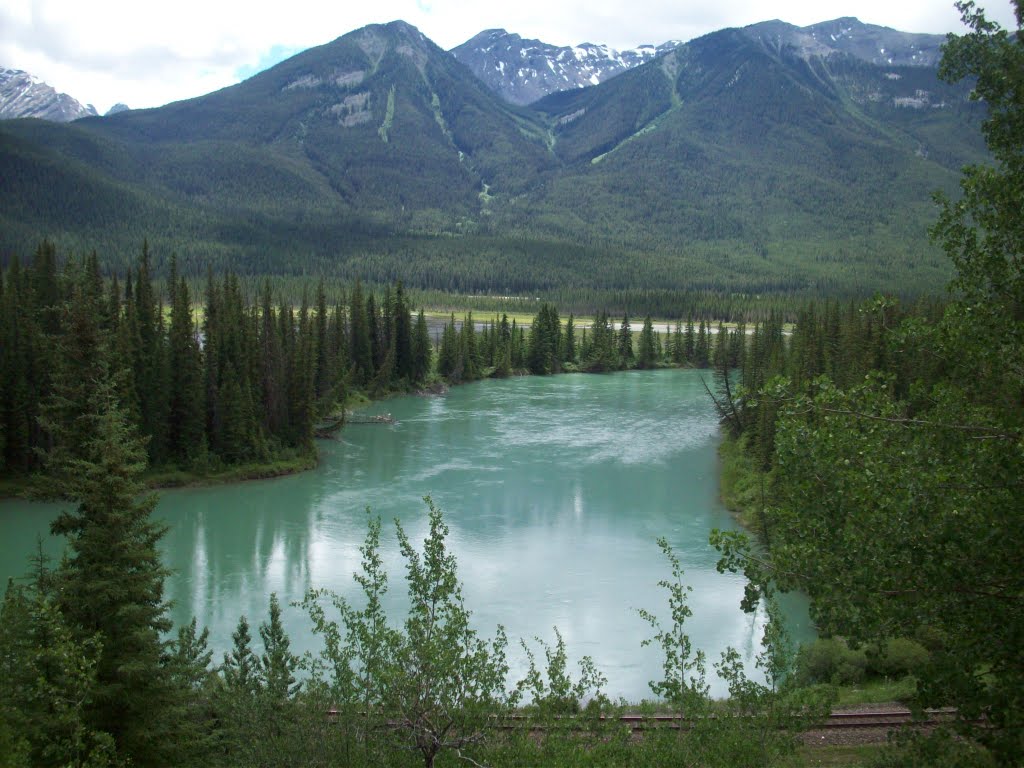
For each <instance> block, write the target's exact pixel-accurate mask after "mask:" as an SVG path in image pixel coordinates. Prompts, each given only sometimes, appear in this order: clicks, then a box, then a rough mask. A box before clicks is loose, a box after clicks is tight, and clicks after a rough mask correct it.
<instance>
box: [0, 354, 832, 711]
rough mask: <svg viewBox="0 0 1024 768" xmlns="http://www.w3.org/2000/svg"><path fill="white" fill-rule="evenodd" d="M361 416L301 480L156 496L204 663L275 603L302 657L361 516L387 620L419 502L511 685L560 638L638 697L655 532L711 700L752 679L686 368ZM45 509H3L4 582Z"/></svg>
mask: <svg viewBox="0 0 1024 768" xmlns="http://www.w3.org/2000/svg"><path fill="white" fill-rule="evenodd" d="M367 412H368V413H385V412H387V413H390V414H392V415H393V416H394V418H395V420H396V423H394V424H351V425H349V426H347V427H346V428H345V429H344V431H343V432H342V433H341V434H340V435H339V438H338V439H337V440H327V441H323V442H321V444H320V450H321V461H320V465H319V467H318V468H317V469H315V470H313V471H310V472H307V473H304V474H301V475H296V476H292V477H286V478H280V479H277V480H267V481H255V482H249V483H241V484H237V485H233V486H222V487H213V488H198V489H184V490H173V491H164V492H162V493H161V498H160V503H159V506H158V507H157V515H158V516H159V517H160V518H161V519H163V520H165V521H166V522H167V523H168V526H169V531H168V534H167V536H166V537H165V539H164V540H163V553H164V558H165V562H166V564H167V565H168V566H169V567H170V568H171V569H172V570H173V575H172V576H171V577H170V579H169V580H168V582H167V597H168V598H170V599H171V600H172V601H173V608H172V615H173V618H174V620H175V622H176V623H179V624H180V623H184V622H187V621H188V620H189V619H190V618H191V617H192V616H193V615H195V616H197V617H198V619H199V622H200V624H201V625H204V626H207V627H209V629H210V634H211V645H212V646H213V648H214V650H215V659H220V658H222V655H223V652H224V651H225V650H226V649H227V648H228V647H229V645H230V642H231V632H232V631H233V629H234V628H235V626H236V624H237V622H238V619H239V616H240V615H242V614H245V615H246V616H247V617H248V619H249V622H250V624H251V625H253V635H254V636H255V637H257V638H258V633H257V632H256V625H258V624H259V622H261V621H263V620H264V619H265V617H266V610H267V600H268V598H269V595H270V593H272V592H276V593H277V595H278V597H279V598H280V600H281V602H282V604H284V605H285V606H286V608H285V620H286V624H287V628H288V630H289V634H290V637H291V640H292V647H293V650H296V651H298V652H305V651H310V650H315V649H317V648H318V647H319V644H318V640H317V638H316V637H315V636H314V635H313V634H312V632H311V630H310V623H309V620H308V618H307V617H306V616H305V614H304V613H303V612H302V610H301V609H299V608H297V607H293V606H290V605H289V604H290V603H291V602H293V601H296V600H301V598H302V596H303V594H304V593H305V592H306V590H307V589H309V588H310V587H325V588H329V589H332V590H335V591H337V592H339V593H341V594H344V595H346V596H348V597H349V598H350V599H352V600H358V594H357V593H356V591H355V588H354V584H353V581H352V573H353V571H355V570H356V569H357V568H358V567H359V562H360V554H359V549H358V548H359V546H360V544H361V543H362V541H363V538H364V535H365V532H366V508H367V507H370V508H371V509H372V512H373V514H375V515H380V516H381V517H382V518H383V520H384V521H385V526H384V531H383V535H382V554H383V556H384V560H385V563H386V564H387V567H388V571H389V575H390V592H389V597H388V601H387V606H388V609H389V611H390V612H391V614H392V616H393V617H394V619H395V621H396V622H397V621H399V620H400V619H401V617H402V613H403V599H404V587H405V583H404V580H403V578H402V573H403V570H402V568H403V562H402V559H401V557H400V555H399V553H398V546H397V542H396V540H395V536H394V527H393V525H392V523H391V521H392V520H394V519H395V518H399V519H400V520H401V521H402V525H403V527H404V528H405V529H406V531H407V532H408V533H409V534H410V537H411V538H412V539H413V540H418V541H421V540H422V538H423V536H424V534H425V532H426V505H425V504H424V502H423V500H422V497H424V496H426V495H430V496H431V497H432V498H433V499H434V501H435V503H436V504H437V505H438V506H440V507H441V508H442V509H443V510H444V512H445V519H446V522H447V523H448V525H449V527H450V530H451V533H450V538H449V542H448V543H449V547H450V549H451V551H452V552H454V554H455V555H456V557H457V559H458V564H459V573H460V577H461V579H462V581H463V584H464V594H465V599H466V604H467V606H468V607H469V608H470V609H471V610H472V611H473V620H474V622H475V625H476V627H477V628H478V630H479V631H480V633H481V634H482V635H484V636H487V637H490V636H493V634H494V631H495V627H496V625H497V624H499V623H500V624H502V625H504V627H505V629H506V631H507V633H508V636H509V638H510V639H511V645H512V647H511V648H510V661H511V663H512V667H513V669H512V676H513V677H515V676H516V675H517V674H521V672H522V665H523V658H524V655H523V654H522V652H521V651H520V649H519V643H518V641H519V639H520V638H523V639H525V640H527V641H529V642H532V641H533V638H535V637H539V638H541V639H543V640H545V641H546V642H553V640H554V630H553V627H558V629H559V631H560V632H561V634H562V636H563V637H564V638H565V641H566V644H567V646H568V651H569V655H570V658H572V659H577V658H579V657H580V656H582V655H590V656H592V657H593V658H594V660H595V662H596V663H597V665H598V667H599V669H600V670H601V671H602V672H603V673H604V674H605V675H606V676H607V678H608V681H609V682H608V693H609V694H610V695H611V696H612V697H613V698H618V697H625V698H626V699H629V700H639V699H641V698H644V697H649V696H650V691H649V688H648V681H649V680H651V679H658V675H659V674H660V655H659V652H658V651H657V650H656V649H654V648H650V647H648V648H643V647H641V641H642V640H643V639H644V638H646V637H649V636H650V635H651V630H650V628H649V627H648V626H647V625H646V624H645V623H644V622H643V621H642V620H641V619H640V617H639V616H638V615H637V611H636V609H638V608H646V609H648V610H652V611H654V612H655V613H657V614H659V615H661V616H663V617H666V618H667V617H668V608H667V598H666V595H665V593H664V590H662V589H659V588H658V587H657V582H658V581H659V580H660V579H663V578H666V577H667V576H668V575H669V566H668V563H667V562H666V561H665V559H664V558H663V557H662V555H661V553H660V550H659V549H658V546H657V543H656V539H657V538H658V537H659V536H665V537H666V538H667V539H668V540H669V541H670V542H671V544H672V546H673V547H674V548H675V550H676V552H677V553H678V555H679V557H680V560H681V561H682V564H683V567H684V568H685V571H686V577H685V580H686V581H687V582H688V583H689V584H690V585H691V586H692V587H693V591H692V593H691V594H690V605H691V607H692V609H693V617H692V618H691V619H690V622H689V624H688V629H689V632H690V635H691V638H692V640H693V643H694V646H695V647H699V648H702V649H704V650H705V651H706V652H707V654H708V657H709V666H708V668H709V677H710V678H711V683H712V692H713V693H715V694H717V695H722V694H724V692H725V691H724V686H723V685H722V684H721V683H720V682H719V681H717V679H716V678H715V677H714V674H713V670H712V668H711V663H710V662H714V661H717V659H718V657H719V654H720V652H721V651H722V650H723V649H724V648H725V647H726V646H730V645H731V646H733V647H735V648H736V649H737V650H739V651H740V653H741V654H742V655H743V656H744V657H745V658H746V659H747V662H748V669H749V670H750V672H751V673H752V674H753V673H755V670H754V664H753V659H754V656H755V655H756V653H757V651H758V649H759V644H760V639H761V630H762V628H763V622H764V618H765V617H764V615H763V611H762V612H759V613H757V614H754V615H748V614H744V613H743V612H742V611H740V609H739V603H740V599H741V597H742V592H743V582H742V579H740V578H739V577H736V576H732V575H722V574H719V573H717V572H716V570H715V561H716V553H715V551H714V550H713V549H712V548H711V547H710V546H709V545H708V533H709V531H710V530H711V529H712V528H728V527H733V526H734V525H735V523H734V522H733V521H732V519H731V518H730V515H729V514H728V512H727V511H726V510H725V509H724V508H723V507H722V505H721V503H720V502H719V501H718V481H717V462H718V458H717V451H716V449H717V446H718V441H719V430H718V426H717V421H716V418H715V413H714V410H713V408H712V407H711V404H710V402H709V399H708V397H707V395H706V393H705V391H704V387H703V385H702V383H701V378H700V374H699V373H698V372H696V371H678V370H666V371H650V372H632V373H621V374H611V375H601V376H597V375H583V374H576V375H563V376H553V377H525V378H513V379H508V380H504V381H484V382H479V383H475V384H471V385H467V386H461V387H456V388H453V389H452V390H451V391H450V392H449V393H448V394H447V395H445V396H438V397H401V398H396V399H392V400H389V401H386V402H381V403H376V404H375V405H374V406H373V407H372V408H371V409H369V410H368V411H367ZM58 508H59V507H58V506H57V505H44V504H30V503H26V502H18V501H7V502H3V503H2V504H0V520H2V530H3V536H2V537H0V577H2V579H3V582H2V583H3V584H6V583H7V579H8V578H9V577H17V576H19V575H21V574H23V573H24V572H25V571H26V569H27V566H28V558H29V555H30V554H31V552H32V551H33V550H34V549H35V547H36V541H37V538H38V537H40V536H43V537H44V547H45V549H46V550H47V551H48V552H49V553H50V554H51V555H54V556H56V555H58V554H59V552H60V548H61V543H60V542H59V541H55V540H53V539H52V538H51V537H49V536H48V534H47V532H48V526H49V522H50V520H51V519H52V518H53V517H54V515H55V514H56V510H57V509H58ZM783 608H784V610H785V614H786V620H787V625H788V628H789V631H790V634H791V635H792V636H793V638H794V639H795V640H798V641H800V640H806V639H808V638H810V637H813V629H812V628H811V627H810V624H809V621H808V617H807V606H806V602H805V601H804V600H802V599H801V598H799V597H789V598H787V600H786V601H785V603H784V605H783ZM257 642H258V640H257ZM534 649H535V650H536V651H537V652H538V653H539V654H540V659H541V660H543V652H541V651H540V650H539V648H538V647H537V646H536V645H534Z"/></svg>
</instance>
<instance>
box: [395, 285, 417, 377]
mask: <svg viewBox="0 0 1024 768" xmlns="http://www.w3.org/2000/svg"><path fill="white" fill-rule="evenodd" d="M393 323H394V334H393V338H394V347H395V378H397V379H404V380H405V381H406V383H409V382H412V381H414V380H415V379H416V362H415V359H414V356H413V334H412V316H411V314H410V312H409V305H408V304H407V303H406V300H405V291H404V290H403V289H402V283H401V281H399V282H398V283H397V284H396V285H395V308H394V320H393Z"/></svg>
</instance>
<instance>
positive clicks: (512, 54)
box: [451, 17, 946, 105]
mask: <svg viewBox="0 0 1024 768" xmlns="http://www.w3.org/2000/svg"><path fill="white" fill-rule="evenodd" d="M744 31H745V32H746V34H748V35H750V36H752V37H754V38H756V39H759V40H761V41H762V42H764V43H765V44H766V45H770V46H774V47H775V48H777V49H782V48H792V49H794V50H796V51H799V52H801V54H802V55H805V56H817V57H827V56H830V55H832V54H836V53H841V54H848V55H850V56H853V57H854V58H857V59H860V60H861V61H866V62H868V63H870V64H878V65H896V66H920V67H934V66H937V64H938V61H939V57H940V56H941V54H942V52H941V50H940V49H941V47H942V44H943V43H944V42H945V41H946V38H945V36H944V35H926V34H913V33H908V32H898V31H896V30H894V29H889V28H888V27H879V26H875V25H872V24H864V23H862V22H860V21H859V20H857V19H855V18H849V17H847V18H842V19H835V20H834V21H826V22H822V23H820V24H813V25H811V26H809V27H795V26H793V25H792V24H787V23H785V22H783V21H766V22H762V23H760V24H754V25H751V26H749V27H746V28H745V29H744ZM679 45H680V42H679V41H678V40H670V41H669V42H666V43H662V44H661V45H659V46H657V47H655V46H653V45H641V46H638V47H637V48H635V49H631V50H626V51H616V50H615V49H613V48H609V47H608V46H606V45H594V44H593V43H581V44H580V45H577V46H574V47H568V46H562V47H558V46H554V45H549V44H547V43H542V42H541V41H539V40H524V39H523V38H522V37H520V36H519V35H516V34H510V33H509V32H506V31H505V30H504V29H488V30H485V31H483V32H481V33H480V34H478V35H476V36H475V37H473V38H471V39H470V40H467V41H466V42H465V43H463V44H462V45H460V46H458V47H456V48H453V49H452V50H451V54H452V55H453V56H454V57H455V58H456V59H458V60H459V61H461V62H462V63H463V64H465V65H466V66H467V67H469V68H470V69H471V70H472V71H473V74H475V75H476V76H477V77H479V78H480V79H481V80H483V81H484V82H485V83H486V84H487V85H488V87H490V88H491V90H493V91H495V92H496V93H498V94H500V95H501V97H502V98H503V99H505V100H506V101H509V102H511V103H513V104H520V105H525V104H531V103H533V102H535V101H537V100H539V99H541V98H543V97H544V96H548V95H550V94H552V93H557V92H559V91H565V90H570V89H573V88H585V87H587V86H590V85H597V84H598V83H602V82H604V81H605V80H608V79H609V78H611V77H614V76H616V75H618V74H621V73H622V72H625V71H626V70H629V69H633V68H634V67H638V66H640V65H641V64H646V63H647V62H648V61H650V60H651V59H654V58H657V57H658V56H661V55H662V54H665V53H668V52H669V51H671V50H674V49H675V48H677V47H679Z"/></svg>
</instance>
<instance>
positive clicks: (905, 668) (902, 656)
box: [868, 637, 929, 677]
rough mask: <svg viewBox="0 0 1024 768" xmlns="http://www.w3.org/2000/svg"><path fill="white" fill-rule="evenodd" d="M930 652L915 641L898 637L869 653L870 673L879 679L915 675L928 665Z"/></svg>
mask: <svg viewBox="0 0 1024 768" xmlns="http://www.w3.org/2000/svg"><path fill="white" fill-rule="evenodd" d="M928 658H929V653H928V650H927V649H926V648H925V647H924V646H923V645H921V644H920V643H916V642H914V641H913V640H910V639H908V638H905V637H897V638H894V639H892V640H887V641H885V642H884V643H881V644H880V645H879V646H878V647H877V648H875V649H872V651H871V652H870V653H868V672H870V673H871V674H873V675H877V676H879V677H903V676H905V675H909V674H914V673H915V672H917V671H918V670H919V669H920V668H921V667H923V666H924V665H925V664H927V663H928Z"/></svg>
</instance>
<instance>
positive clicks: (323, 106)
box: [0, 22, 985, 295]
mask: <svg viewBox="0 0 1024 768" xmlns="http://www.w3.org/2000/svg"><path fill="white" fill-rule="evenodd" d="M794 29H796V28H794ZM780 30H781V32H780ZM785 31H786V30H785V29H784V28H774V29H771V30H769V31H768V32H766V31H765V29H764V28H761V29H755V30H754V31H753V32H751V31H749V30H746V31H745V30H744V29H729V30H721V31H719V32H716V33H711V34H710V35H706V36H703V37H701V38H698V39H697V40H694V41H691V42H690V43H686V44H684V45H682V46H679V47H677V48H675V49H673V50H672V51H669V52H667V53H664V54H662V55H661V56H659V57H657V58H655V59H652V60H651V61H649V62H647V63H644V64H641V65H639V66H636V67H633V68H631V69H629V70H627V71H625V72H623V73H621V74H619V75H618V76H616V77H614V78H611V79H609V80H606V81H605V82H603V83H601V84H599V85H596V86H593V87H590V88H583V89H572V90H568V91H562V92H560V93H556V94H553V95H550V96H547V97H545V98H544V99H542V100H540V101H538V102H536V103H535V104H534V105H532V106H531V107H529V108H526V107H518V106H516V105H512V104H509V103H507V102H506V101H504V100H503V99H501V98H500V96H499V95H498V94H496V93H495V92H494V91H493V90H491V89H490V88H488V87H487V86H486V85H485V84H484V83H483V82H481V81H480V80H479V79H477V78H476V77H474V76H473V75H472V73H471V72H470V71H469V69H468V68H467V67H465V66H464V65H463V64H461V63H459V62H458V61H457V60H456V59H455V58H454V57H453V56H451V55H449V54H448V53H446V52H445V51H443V50H442V49H440V48H439V47H438V46H437V45H435V44H434V43H433V42H431V41H430V40H429V39H428V38H426V37H425V36H424V35H423V34H422V33H421V32H419V30H416V29H415V28H414V27H411V26H410V25H408V24H405V23H404V22H394V23H392V24H386V25H371V26H369V27H365V28H363V29H360V30H355V31H353V32H351V33H349V34H347V35H344V36H341V37H339V38H337V39H336V40H334V41H332V42H330V43H327V44H325V45H323V46H318V47H316V48H313V49H309V50H308V51H304V52H302V53H300V54H298V55H296V56H294V57H292V58H290V59H287V60H285V61H283V62H280V63H279V64H277V65H275V66H274V67H271V68H269V69H268V70H266V71H264V72H262V73H260V74H258V75H256V76H254V77H252V78H250V79H248V80H246V81H244V82H243V83H240V84H238V85H235V86H230V87H228V88H225V89H222V90H221V91H217V92H214V93H211V94H206V95H204V96H201V97H197V98H195V99H190V100H185V101H182V102H175V103H174V104H170V105H167V106H165V107H161V108H155V109H150V110H134V111H129V112H123V113H121V114H117V115H113V116H111V117H105V118H96V117H91V118H86V119H83V120H79V121H77V122H75V123H73V124H71V125H67V126H62V125H57V124H41V123H39V121H32V120H27V121H10V122H6V123H2V124H0V163H2V164H3V165H4V167H5V169H10V172H9V173H6V174H5V175H4V177H3V178H2V179H0V251H4V250H6V252H26V251H27V250H29V249H31V248H32V247H34V240H38V239H39V238H40V237H42V236H45V235H49V236H52V237H54V238H55V239H57V240H58V241H59V242H61V243H64V244H67V245H68V246H69V247H72V248H91V247H97V248H100V247H105V248H107V250H108V252H109V254H110V255H109V256H108V258H110V259H113V260H115V261H117V260H118V259H128V258H130V257H129V254H133V253H134V252H135V250H136V249H137V247H138V243H140V242H141V241H142V240H143V238H148V239H149V242H150V244H151V246H152V247H153V249H154V252H158V251H160V250H161V249H166V250H178V251H179V252H180V251H182V250H185V249H187V251H188V252H189V253H192V254H194V255H196V256H197V257H199V256H201V257H202V258H203V259H207V260H210V261H212V262H214V263H231V264H235V265H244V269H246V270H255V271H266V272H281V271H289V270H301V271H307V270H309V269H317V270H322V271H324V272H325V273H330V274H339V275H348V276H352V275H355V274H359V275H361V276H362V277H364V278H366V279H371V278H372V279H378V280H381V281H383V282H387V281H390V280H392V279H394V278H395V277H396V276H402V277H403V279H405V280H406V282H407V283H408V284H409V285H410V286H420V287H428V288H432V289H444V290H457V291H474V292H479V291H500V292H501V294H502V295H510V294H514V293H521V292H524V291H525V292H533V291H540V290H554V289H556V288H558V287H559V286H564V285H580V286H581V287H582V288H587V289H594V290H598V289H600V290H626V289H630V290H632V289H639V288H642V287H644V286H648V287H651V286H658V287H659V288H666V289H667V288H672V289H682V288H686V289H700V290H712V289H714V290H727V291H734V292H759V291H762V290H763V291H768V292H793V291H810V290H832V291H836V290H844V291H845V290H853V289H854V288H856V290H858V291H874V290H886V289H890V288H892V285H893V280H894V279H903V278H906V279H907V280H909V281H910V282H911V284H913V285H915V286H930V287H931V288H938V287H941V285H942V283H943V282H944V275H946V274H948V266H947V265H945V262H944V259H943V258H942V256H941V254H940V253H938V252H937V250H936V249H934V248H933V247H931V246H930V245H929V244H928V242H927V234H926V230H927V226H928V223H929V217H930V216H931V215H932V213H931V212H932V202H931V193H932V192H933V191H934V190H936V189H942V190H945V191H949V192H953V191H955V189H956V181H957V179H958V177H959V168H960V167H961V166H962V165H964V164H966V163H968V162H976V161H979V160H983V159H984V158H985V152H984V146H983V142H982V140H981V135H980V131H979V130H978V124H979V116H980V112H979V105H977V104H974V103H972V102H970V101H969V100H968V95H969V89H968V88H967V87H966V86H951V85H948V84H943V83H940V82H939V81H938V79H937V77H936V72H935V70H934V68H931V67H927V66H910V65H895V64H893V65H890V64H888V63H886V64H884V65H879V64H873V63H870V62H867V61H863V60H861V59H858V58H856V57H855V56H854V55H852V54H848V53H842V52H840V51H834V50H833V51H829V52H827V53H826V55H817V54H813V53H808V52H807V51H806V50H804V49H802V48H800V47H799V46H797V45H794V44H790V43H789V42H786V41H785V40H783V36H782V34H781V33H782V32H785ZM769 32H770V33H771V34H769ZM830 34H831V33H830ZM871 42H872V44H874V41H871ZM897 275H898V276H900V277H895V276H897ZM829 286H831V287H829Z"/></svg>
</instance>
